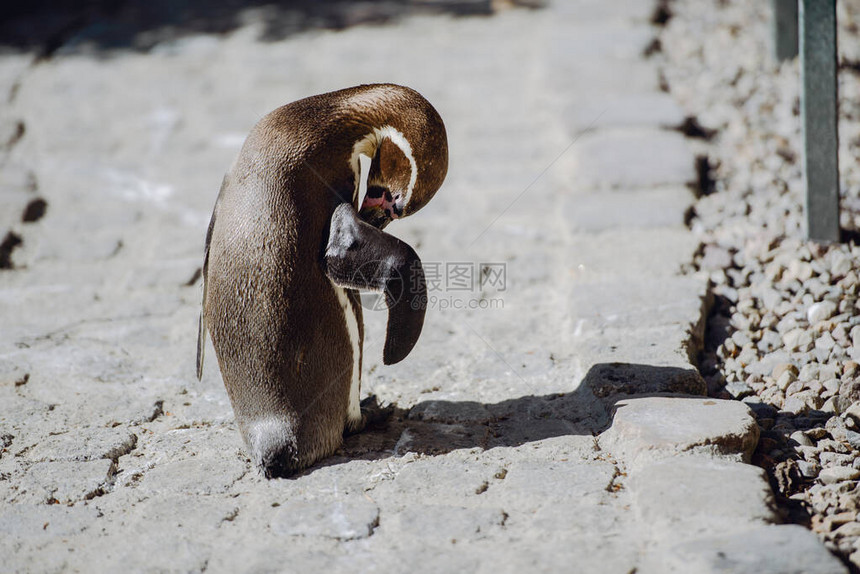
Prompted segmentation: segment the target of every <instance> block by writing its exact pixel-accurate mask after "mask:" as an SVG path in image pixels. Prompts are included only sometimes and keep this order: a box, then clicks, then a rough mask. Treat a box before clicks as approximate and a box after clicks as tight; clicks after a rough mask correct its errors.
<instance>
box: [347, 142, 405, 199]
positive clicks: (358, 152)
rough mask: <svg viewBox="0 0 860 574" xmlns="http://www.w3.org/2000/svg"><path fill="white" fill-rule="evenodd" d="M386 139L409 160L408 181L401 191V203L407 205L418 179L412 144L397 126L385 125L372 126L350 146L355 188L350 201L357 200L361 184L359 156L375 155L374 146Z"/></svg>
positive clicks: (350, 162)
mask: <svg viewBox="0 0 860 574" xmlns="http://www.w3.org/2000/svg"><path fill="white" fill-rule="evenodd" d="M384 139H388V140H390V141H391V143H393V144H394V145H396V146H397V147H398V148H400V151H402V152H403V155H404V156H406V159H407V161H409V168H410V173H409V183H408V184H407V186H406V189H405V190H404V192H403V205H404V206H405V205H409V199H410V198H411V197H412V189H413V188H414V187H415V182H416V181H418V164H417V163H416V162H415V157H414V156H413V155H412V146H411V145H410V144H409V140H407V139H406V136H404V135H403V133H402V132H401V131H400V130H398V129H397V128H395V127H393V126H389V125H385V126H382V127H379V128H373V131H372V132H370V133H369V134H367V135H366V136H364V137H363V138H361V139H360V140H358V141H357V142H355V144H353V146H352V155H351V156H350V158H349V165H350V167H351V168H352V172H353V173H354V174H355V188H354V190H355V191H353V196H352V201H353V204H354V205H355V204H356V203H357V200H358V191H359V185H360V184H361V177H362V175H361V173H362V170H361V163H360V161H359V157H360V156H362V155H366V156H369V157H371V158H372V157H373V156H374V155H376V148H378V147H379V144H380V143H382V140H384Z"/></svg>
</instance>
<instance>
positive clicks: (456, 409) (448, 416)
mask: <svg viewBox="0 0 860 574" xmlns="http://www.w3.org/2000/svg"><path fill="white" fill-rule="evenodd" d="M657 393H678V394H684V395H700V396H704V395H705V394H706V386H705V382H704V381H703V380H702V377H701V376H700V375H699V373H698V371H696V370H695V369H681V368H676V367H655V366H651V365H635V364H629V363H602V364H598V365H595V366H593V367H592V368H591V369H590V370H589V371H588V373H587V374H586V376H585V378H584V379H583V381H582V383H581V384H580V385H579V387H578V388H577V389H576V390H575V391H572V392H570V393H562V394H553V395H545V396H525V397H520V398H517V399H511V400H507V401H502V402H499V403H493V404H483V403H478V402H470V401H464V402H452V401H426V402H422V403H419V404H417V405H415V406H414V407H413V408H412V409H409V410H406V409H401V408H398V407H397V406H396V405H395V406H393V408H392V409H390V411H389V412H390V416H388V417H387V419H385V420H382V421H380V422H376V423H372V424H370V425H369V426H368V428H367V429H365V430H364V431H363V432H361V433H359V434H356V435H352V436H348V437H346V438H345V440H344V446H343V449H342V452H341V453H340V456H337V457H335V458H333V459H329V460H327V461H325V462H324V463H323V464H324V465H329V464H339V463H342V462H345V461H347V460H350V459H378V458H384V457H388V456H392V455H394V456H398V455H400V454H404V453H405V452H418V453H421V454H431V455H436V454H445V453H448V452H451V451H452V450H455V449H460V448H474V447H480V448H484V449H490V448H494V447H500V446H508V447H510V446H520V445H523V444H525V443H529V442H534V441H539V440H542V439H547V438H552V437H558V436H566V435H597V434H599V433H601V432H603V431H604V430H606V429H607V428H609V426H610V424H611V423H612V413H613V409H612V407H613V405H614V404H615V403H616V402H617V401H619V400H622V399H624V398H629V397H630V396H632V395H638V396H645V395H653V394H657ZM308 472H313V469H310V470H309V471H308Z"/></svg>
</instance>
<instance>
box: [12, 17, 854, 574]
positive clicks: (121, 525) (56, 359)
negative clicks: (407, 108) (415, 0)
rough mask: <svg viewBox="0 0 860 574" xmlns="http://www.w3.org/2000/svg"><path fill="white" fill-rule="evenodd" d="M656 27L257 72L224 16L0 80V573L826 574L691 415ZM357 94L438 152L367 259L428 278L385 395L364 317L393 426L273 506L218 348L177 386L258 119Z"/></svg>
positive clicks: (584, 25) (389, 33)
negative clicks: (207, 247)
mask: <svg viewBox="0 0 860 574" xmlns="http://www.w3.org/2000/svg"><path fill="white" fill-rule="evenodd" d="M655 9H656V5H655V4H652V3H649V2H631V1H623V0H618V1H617V2H602V1H599V0H581V1H571V2H566V3H562V2H558V3H556V4H553V5H550V6H548V7H546V8H543V9H539V10H524V9H516V10H506V11H502V12H500V13H498V14H496V15H494V16H491V17H486V18H485V17H480V18H478V17H474V18H452V17H442V16H432V17H431V16H421V17H411V18H405V19H402V20H400V21H398V22H397V23H396V24H394V25H386V26H360V27H355V28H350V29H348V30H345V31H340V32H329V31H308V32H305V33H302V34H298V35H294V36H291V37H288V38H286V39H284V40H283V41H278V42H271V43H267V42H261V41H259V40H258V36H259V35H260V33H261V30H262V29H263V26H264V22H263V18H264V17H265V12H259V11H256V12H255V11H250V12H248V13H247V14H245V15H244V22H245V24H244V25H243V26H242V27H240V28H239V29H237V30H236V31H234V32H231V33H230V34H227V35H224V36H202V35H196V36H189V37H186V38H182V39H175V40H168V41H164V42H161V43H157V44H156V45H155V47H154V48H153V49H152V50H151V51H150V52H149V53H147V54H141V53H136V52H128V51H115V52H107V53H98V52H97V53H96V55H95V56H94V55H93V54H92V53H89V51H88V50H87V47H86V45H85V44H82V45H81V46H78V47H77V48H74V49H72V48H69V49H65V50H64V49H63V48H61V49H60V50H59V51H58V52H57V54H55V55H54V57H52V58H47V59H39V60H37V59H35V58H34V57H33V56H32V55H28V54H6V55H4V56H2V58H0V89H2V92H3V94H4V97H5V98H7V99H8V100H9V104H8V105H6V106H4V108H3V111H2V114H3V116H2V118H0V125H2V130H3V131H2V135H3V137H2V141H3V142H7V143H5V144H4V147H3V148H2V171H0V176H2V180H0V186H2V191H0V202H2V207H0V217H2V219H0V224H2V225H4V226H5V227H4V229H3V230H2V233H3V235H4V238H5V239H3V241H2V245H0V266H4V267H12V268H11V269H4V270H2V271H0V317H2V322H3V325H2V330H0V441H2V442H0V447H1V448H2V453H0V500H2V506H0V556H3V561H2V566H0V570H3V571H60V570H85V571H115V570H118V569H120V568H122V569H124V570H131V571H194V572H196V571H203V570H212V571H219V572H220V571H306V570H309V569H311V568H314V569H322V568H325V569H327V570H334V571H347V570H349V571H371V570H379V571H394V570H409V571H418V572H423V571H450V570H454V569H457V570H465V571H494V572H495V571H502V572H509V571H510V572H513V571H558V570H568V571H569V570H574V571H581V572H619V573H628V572H633V571H636V572H639V573H643V572H655V573H656V572H764V573H766V572H774V573H775V572H822V573H825V572H828V573H829V572H845V571H846V570H845V569H844V567H843V566H842V565H841V563H840V562H838V561H837V560H836V559H835V558H833V557H832V556H830V555H829V554H828V553H827V551H826V550H825V549H824V547H823V546H821V545H820V543H819V542H818V541H817V538H816V537H815V536H814V535H813V534H812V533H810V532H809V531H807V530H805V529H803V528H801V527H798V526H787V525H778V524H779V522H780V516H779V515H778V513H777V511H776V510H775V506H774V502H773V498H772V494H771V491H770V487H769V486H768V483H767V481H766V479H765V477H764V474H763V472H762V471H760V470H759V469H758V468H756V467H754V466H750V465H748V464H745V462H746V461H748V460H749V456H750V454H751V452H752V450H753V449H754V448H755V446H756V443H757V440H758V427H757V426H756V424H755V421H754V419H753V418H752V416H751V414H750V412H749V411H748V410H747V407H746V406H745V405H743V404H742V403H737V402H729V401H719V400H713V399H708V398H707V397H704V396H703V395H704V394H705V385H704V382H703V380H702V378H701V377H700V376H699V374H698V371H697V370H696V369H695V367H694V365H693V362H692V361H693V360H694V358H695V354H696V351H697V349H698V347H699V345H700V344H701V337H702V333H703V328H704V324H703V321H704V317H705V310H706V308H707V304H708V301H707V284H706V281H705V279H704V278H700V277H696V276H689V275H687V276H683V275H681V269H682V267H683V266H684V264H686V263H688V262H690V261H691V260H692V258H693V254H694V252H695V251H696V249H697V247H698V246H697V244H696V242H695V240H694V238H693V237H692V235H691V234H690V233H689V231H688V230H687V229H686V227H685V225H684V221H685V215H686V213H687V211H688V210H689V208H690V207H691V205H692V203H693V201H694V195H693V193H692V191H691V187H690V185H689V184H691V183H692V182H694V181H695V180H696V177H697V174H696V171H695V158H694V155H693V153H692V152H691V150H690V146H689V144H688V142H686V141H685V139H684V137H683V135H682V134H681V133H680V132H679V131H678V130H675V129H673V128H675V127H677V126H679V125H681V124H682V123H683V121H684V115H683V112H682V111H681V110H680V109H678V107H677V105H676V104H675V103H674V102H673V101H672V100H671V98H670V97H669V96H668V95H667V94H666V93H665V92H663V91H661V89H660V74H659V71H658V69H657V68H656V66H655V64H654V63H653V62H652V61H650V60H649V59H648V58H647V57H646V56H645V55H644V54H645V53H646V52H647V49H648V47H649V45H650V44H651V42H652V41H653V40H654V38H655V35H656V33H657V30H656V28H655V27H653V26H652V25H651V23H650V20H651V17H652V15H653V13H654V11H655ZM374 81H391V82H397V83H402V84H405V85H408V86H411V87H413V88H415V89H417V90H418V91H420V92H421V93H422V94H424V95H425V96H426V97H427V98H428V99H429V100H430V101H431V102H432V103H433V104H434V105H435V106H436V108H437V109H438V110H439V112H440V114H441V115H442V117H443V118H444V120H445V122H446V125H447V128H448V136H449V142H450V148H451V158H450V170H449V176H448V179H447V181H446V184H445V185H444V187H443V188H442V190H441V191H440V192H439V194H438V195H437V196H436V198H435V199H434V201H433V202H431V203H430V204H429V205H428V206H427V207H426V208H425V209H424V210H422V212H421V213H419V214H417V215H415V216H414V217H411V218H409V219H408V220H405V221H403V222H401V223H397V224H395V225H392V226H390V227H389V228H388V229H387V231H388V230H390V231H391V232H392V233H395V234H397V235H399V236H400V237H402V238H403V239H404V240H406V241H407V242H409V243H410V244H411V245H412V246H413V247H415V249H416V251H418V253H419V255H420V256H421V258H422V260H423V261H424V262H425V266H426V267H427V268H428V269H430V270H431V271H430V273H436V272H438V277H436V279H438V281H437V282H433V281H432V280H431V283H430V288H431V292H430V295H431V309H430V310H429V312H428V316H427V319H426V323H425V328H424V333H423V335H422V338H421V340H420V341H419V343H418V345H417V346H416V348H415V350H414V351H413V352H412V354H411V355H410V356H409V357H408V358H407V359H406V360H405V361H403V362H402V363H400V364H398V365H395V366H392V367H385V366H383V365H382V362H381V355H382V352H381V348H382V338H383V335H384V326H385V325H384V323H385V314H384V313H373V312H366V313H365V321H366V323H367V327H366V328H367V341H366V343H365V361H364V363H365V364H364V385H363V386H364V388H363V395H369V394H375V395H377V397H379V399H380V400H381V401H382V402H385V403H392V404H393V405H395V409H394V414H393V415H392V418H391V420H389V421H388V423H387V424H384V425H380V426H379V428H372V429H368V430H367V431H366V432H364V433H362V434H360V435H357V436H353V437H350V438H349V439H348V440H347V441H346V444H345V446H344V448H343V451H342V452H341V453H340V454H339V455H338V456H335V457H333V458H331V459H329V460H327V461H325V462H323V463H322V464H320V465H318V466H316V467H314V468H312V469H310V470H308V471H307V472H305V473H303V474H302V475H300V476H298V477H296V478H294V479H290V480H272V481H267V480H265V479H262V478H261V477H260V476H259V475H258V473H257V472H256V471H255V470H254V469H253V468H251V466H250V464H249V462H248V460H247V459H246V457H245V455H244V452H243V447H242V444H241V439H240V437H239V433H238V430H237V428H236V425H235V423H234V421H233V416H232V412H231V409H230V405H229V401H228V399H227V396H226V393H225V391H224V388H223V385H222V383H221V380H220V375H219V373H218V370H217V366H216V362H215V361H214V353H212V352H211V349H210V353H209V361H208V362H207V364H206V369H205V372H204V377H203V380H202V381H201V382H198V381H197V380H196V379H195V377H194V353H195V337H196V325H197V323H196V319H197V313H198V310H199V300H200V282H199V280H198V274H197V272H196V270H197V269H198V268H199V266H200V264H201V257H202V244H203V237H204V233H205V226H206V223H207V221H208V217H209V213H210V211H211V208H212V205H213V203H214V200H215V196H216V194H217V190H218V187H219V185H220V181H221V178H222V176H223V173H224V171H225V170H226V168H227V167H228V166H229V164H230V162H231V160H232V158H233V156H234V155H235V154H236V152H237V151H238V148H239V146H240V145H241V143H242V140H243V138H244V136H245V134H246V133H247V132H248V130H249V129H250V128H251V126H252V125H253V123H254V122H255V121H256V120H257V119H258V118H259V117H261V116H262V115H263V114H264V113H266V112H268V111H269V110H271V109H273V108H275V107H277V106H279V105H281V104H283V103H286V102H289V101H292V100H294V99H297V98H300V97H303V96H306V95H310V94H314V93H320V92H323V91H328V90H331V89H336V88H341V87H344V86H349V85H354V84H358V83H367V82H374ZM39 199H41V200H43V201H44V202H46V204H47V205H46V210H44V211H45V213H44V217H38V216H40V215H42V214H41V213H40V211H42V210H41V209H40V208H39V205H40V204H39V203H38V200H39ZM43 207H45V206H44V205H43ZM25 212H26V213H27V214H29V215H28V216H27V217H24V214H25ZM23 220H27V221H26V222H24V221H23ZM6 230H8V233H7V231H6ZM496 263H504V264H505V268H504V270H505V281H504V282H501V281H496V280H490V281H486V282H481V281H480V280H479V276H481V275H482V269H483V270H486V271H488V272H489V273H490V274H489V275H487V278H489V279H498V278H499V276H498V275H494V274H493V273H494V272H498V271H499V270H500V268H499V267H498V266H493V265H492V264H496ZM482 264H485V265H484V267H482ZM486 264H490V265H488V266H487V265H486ZM457 271H459V272H460V274H457V273H455V272H457ZM463 273H465V274H466V275H463ZM469 273H473V274H474V275H476V277H474V278H473V279H474V284H473V285H472V286H469V285H464V284H462V283H461V280H462V279H463V278H464V277H467V276H468V274H469ZM428 278H431V275H430V274H428ZM431 279H432V278H431ZM368 301H370V300H368Z"/></svg>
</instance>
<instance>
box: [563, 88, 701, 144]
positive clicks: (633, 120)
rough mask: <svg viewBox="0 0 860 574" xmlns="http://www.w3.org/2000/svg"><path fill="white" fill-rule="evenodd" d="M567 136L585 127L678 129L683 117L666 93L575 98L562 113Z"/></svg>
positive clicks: (682, 113) (675, 103)
mask: <svg viewBox="0 0 860 574" xmlns="http://www.w3.org/2000/svg"><path fill="white" fill-rule="evenodd" d="M564 119H565V124H566V125H567V127H568V129H569V130H570V133H574V134H576V133H580V132H582V131H583V130H585V129H587V128H589V127H590V128H592V129H595V130H596V129H602V128H635V127H657V128H663V129H674V128H678V127H680V126H681V125H682V124H683V123H684V120H685V115H684V112H683V110H682V109H681V107H680V106H679V105H678V103H677V102H676V101H675V100H674V98H672V96H671V95H669V94H667V93H666V92H657V91H655V92H642V93H626V94H624V93H622V94H611V95H608V96H603V97H599V96H596V95H594V96H591V97H586V96H579V97H574V98H573V99H572V101H571V102H570V104H568V106H567V108H566V110H565V114H564Z"/></svg>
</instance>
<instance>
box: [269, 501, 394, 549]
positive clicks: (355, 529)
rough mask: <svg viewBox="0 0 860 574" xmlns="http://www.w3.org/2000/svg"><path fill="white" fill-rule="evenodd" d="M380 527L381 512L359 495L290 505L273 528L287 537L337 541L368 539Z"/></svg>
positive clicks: (285, 505) (278, 514)
mask: <svg viewBox="0 0 860 574" xmlns="http://www.w3.org/2000/svg"><path fill="white" fill-rule="evenodd" d="M378 525H379V508H378V507H377V506H376V505H375V504H374V503H373V502H371V501H369V500H367V499H365V498H364V497H362V496H360V495H355V496H353V497H351V498H347V499H341V500H335V501H333V502H328V501H301V500H295V501H288V502H285V503H283V504H281V505H280V507H279V508H278V510H277V512H276V514H275V516H274V518H273V519H272V522H271V524H270V528H271V529H272V531H273V532H275V533H276V534H280V535H285V536H322V537H325V538H334V539H337V540H355V539H357V538H367V537H368V536H370V535H372V534H373V531H374V529H375V528H376V527H377V526H378Z"/></svg>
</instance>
